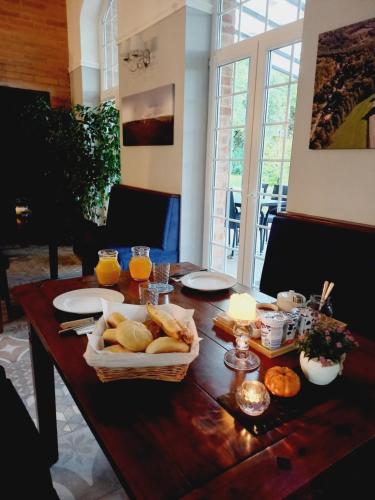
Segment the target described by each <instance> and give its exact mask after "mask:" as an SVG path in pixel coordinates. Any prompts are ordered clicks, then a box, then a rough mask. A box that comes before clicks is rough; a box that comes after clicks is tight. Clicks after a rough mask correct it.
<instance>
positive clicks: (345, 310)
mask: <svg viewBox="0 0 375 500" xmlns="http://www.w3.org/2000/svg"><path fill="white" fill-rule="evenodd" d="M324 280H329V281H333V282H334V283H335V287H334V289H333V291H332V302H333V315H334V317H335V318H336V319H338V320H341V321H344V322H346V323H348V325H349V328H350V329H352V330H353V331H355V332H358V333H362V334H363V335H366V336H373V335H374V327H373V326H372V322H371V321H369V315H370V314H371V311H372V309H373V290H374V284H375V227H370V226H361V225H358V224H350V223H343V222H335V221H328V220H327V221H325V220H321V219H316V218H309V217H303V216H297V215H289V214H286V215H284V214H283V215H281V214H278V215H277V216H276V217H275V218H274V220H273V224H272V228H271V232H270V237H269V242H268V246H267V252H266V256H265V262H264V267H263V272H262V277H261V282H260V290H261V291H262V292H264V293H267V294H269V295H272V296H274V297H276V295H277V293H278V292H280V291H284V290H290V289H293V290H295V291H297V292H300V293H302V294H304V295H305V296H306V297H309V295H310V294H312V293H321V290H322V286H323V282H324Z"/></svg>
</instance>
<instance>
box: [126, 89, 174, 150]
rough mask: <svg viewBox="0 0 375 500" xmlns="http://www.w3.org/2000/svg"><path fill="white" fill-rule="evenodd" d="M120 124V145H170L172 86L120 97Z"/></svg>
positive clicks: (172, 115) (171, 134)
mask: <svg viewBox="0 0 375 500" xmlns="http://www.w3.org/2000/svg"><path fill="white" fill-rule="evenodd" d="M122 121H123V123H122V132H123V144H124V146H162V145H169V144H173V123H174V85H173V84H171V85H165V86H163V87H159V88H157V89H153V90H149V91H147V92H141V93H139V94H134V95H130V96H127V97H124V98H123V100H122Z"/></svg>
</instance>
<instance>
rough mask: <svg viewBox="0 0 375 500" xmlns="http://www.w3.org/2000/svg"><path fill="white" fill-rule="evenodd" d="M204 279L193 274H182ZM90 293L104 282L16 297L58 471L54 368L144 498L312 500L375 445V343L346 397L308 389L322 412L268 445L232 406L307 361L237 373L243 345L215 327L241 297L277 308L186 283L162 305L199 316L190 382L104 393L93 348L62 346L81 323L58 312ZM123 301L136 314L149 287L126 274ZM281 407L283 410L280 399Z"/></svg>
mask: <svg viewBox="0 0 375 500" xmlns="http://www.w3.org/2000/svg"><path fill="white" fill-rule="evenodd" d="M198 269H199V268H197V267H196V266H194V265H192V264H189V263H181V264H176V265H174V266H173V267H172V271H171V272H172V274H173V273H176V272H179V273H188V272H191V271H195V270H198ZM87 287H98V284H97V281H96V279H95V277H94V276H84V277H80V278H72V279H65V280H52V281H45V282H39V283H31V284H27V285H22V286H19V287H16V288H14V289H13V293H14V296H15V298H16V300H17V301H18V302H19V303H20V304H21V306H22V307H23V310H24V312H25V314H26V317H27V319H28V321H29V323H30V344H31V357H32V365H33V376H34V388H35V395H36V406H37V416H38V423H39V432H40V435H41V438H42V440H43V443H44V446H45V449H46V452H47V454H48V458H49V462H50V464H52V463H54V462H56V461H57V460H58V445H57V428H56V405H55V388H54V367H55V368H56V369H57V370H58V372H59V373H60V375H61V377H62V378H63V380H64V382H65V384H66V387H67V388H68V390H69V391H70V393H71V395H72V397H73V399H74V400H75V402H76V404H77V406H78V408H79V409H80V411H81V413H82V415H83V417H84V419H85V420H86V422H87V424H88V426H89V427H90V429H91V430H92V432H93V434H94V435H95V437H96V439H97V441H98V443H99V445H100V447H101V448H102V450H103V451H104V453H105V455H106V456H107V458H108V460H109V462H110V463H111V465H112V467H113V470H114V471H115V473H116V474H117V476H118V478H119V480H120V482H121V484H122V485H123V487H124V489H125V491H126V493H127V494H128V495H129V496H130V497H132V498H139V499H167V498H181V497H183V498H189V499H193V498H194V499H198V498H200V499H203V498H215V499H217V498H238V499H240V498H241V499H242V498H255V497H257V498H264V499H279V498H284V497H287V496H289V495H293V494H297V493H298V492H301V491H304V490H305V489H306V488H308V487H309V485H311V484H313V482H314V480H315V479H316V478H318V477H319V476H320V475H322V474H323V473H325V472H326V471H328V470H329V469H330V468H331V467H332V466H334V465H335V464H338V463H340V462H341V461H343V460H344V459H345V458H346V457H348V456H349V455H351V454H352V453H354V452H356V451H358V450H360V449H362V448H363V447H365V446H367V445H368V444H369V443H373V438H374V435H375V419H374V391H373V388H374V380H375V373H374V370H373V369H372V367H373V360H374V354H375V342H373V341H372V340H370V339H367V338H364V337H363V338H362V337H361V338H359V342H360V347H358V348H357V349H356V350H355V351H353V352H351V353H350V354H349V355H348V356H347V359H346V361H345V365H344V374H343V376H342V377H341V380H340V381H338V382H337V389H335V388H336V386H335V385H334V384H335V383H336V382H335V383H333V384H331V387H332V388H331V389H330V390H329V391H328V392H327V389H326V388H323V387H322V388H321V389H320V387H319V386H314V388H311V389H310V388H309V387H310V386H312V384H309V383H308V382H306V381H304V384H303V385H302V390H301V391H307V393H306V394H308V391H310V390H314V394H315V395H317V394H318V396H317V398H315V399H314V400H311V401H313V402H311V404H310V406H309V405H307V406H306V407H305V408H304V410H303V411H300V412H299V413H298V412H297V413H296V414H295V415H294V416H293V418H280V419H279V420H278V421H277V422H276V424H274V425H273V426H271V427H270V428H269V429H268V430H267V431H266V432H263V433H256V432H254V427H253V426H252V419H253V417H250V416H245V415H244V414H242V415H240V414H239V413H238V408H237V409H236V408H234V407H233V408H231V407H230V406H226V405H225V404H223V401H224V400H225V397H227V400H230V396H231V395H233V392H234V391H235V389H236V388H237V387H238V385H239V384H240V383H241V382H242V381H243V380H244V379H259V380H263V379H264V374H265V371H266V370H267V369H268V368H270V367H271V366H274V365H281V366H288V367H290V368H293V369H295V370H296V371H298V369H299V360H298V354H297V353H296V351H294V352H290V353H288V354H285V355H282V356H279V357H275V358H269V357H267V356H264V355H262V354H261V353H257V354H258V355H259V357H260V359H261V366H260V369H259V370H257V371H256V372H248V373H243V372H236V371H233V370H231V369H229V368H228V367H226V366H225V364H224V360H223V358H224V354H225V352H226V351H227V350H228V349H230V348H233V337H232V336H231V335H229V334H227V333H225V332H224V331H222V330H220V329H218V328H216V327H214V325H213V318H214V317H215V316H217V315H218V314H221V313H222V312H223V311H226V310H227V309H228V304H229V298H230V296H231V294H232V293H236V292H237V293H238V292H244V291H248V292H250V293H251V294H253V295H254V296H255V298H256V299H257V300H258V301H260V302H270V301H272V300H273V299H272V297H268V296H264V295H263V294H261V293H260V292H257V291H255V290H249V289H247V288H246V287H244V286H242V285H235V286H234V287H233V288H232V289H229V290H221V291H216V292H202V291H199V290H193V289H188V288H186V287H183V286H182V285H181V283H177V282H176V283H175V284H174V291H173V292H171V293H169V294H165V295H162V296H161V302H170V303H174V304H178V305H180V306H182V307H184V308H187V309H194V311H195V312H194V320H195V324H196V326H197V330H198V334H199V336H200V338H201V339H202V340H201V342H200V352H199V356H198V357H197V358H196V359H195V360H194V361H193V362H192V363H191V365H190V367H189V370H188V373H187V376H186V378H185V379H184V380H183V381H181V382H179V383H171V382H161V381H153V380H119V381H113V382H108V383H102V382H100V381H99V379H98V377H97V375H96V372H95V370H94V369H93V368H92V367H90V366H88V365H87V363H86V361H85V359H84V358H83V353H84V351H85V349H86V345H87V338H86V336H77V335H71V336H61V335H59V334H58V330H59V324H60V323H61V322H62V321H66V320H69V319H73V318H77V316H75V315H70V314H68V313H63V312H62V311H58V310H57V309H55V308H54V307H53V303H52V302H53V299H54V298H55V297H56V296H58V295H60V294H62V293H64V292H68V291H71V290H75V289H80V288H87ZM113 289H116V290H119V291H121V292H122V293H123V294H124V296H125V302H126V303H134V304H137V303H138V284H137V283H136V282H135V281H133V280H132V279H131V278H130V276H129V274H128V272H123V273H122V275H121V278H120V282H119V283H118V285H116V286H115V287H113ZM357 338H358V337H357ZM301 377H303V376H302V374H301ZM335 391H336V392H335ZM320 395H321V396H320ZM223 397H224V399H223ZM228 398H229V399H228ZM308 399H309V398H307V400H308ZM305 400H306V398H305ZM272 404H277V401H275V398H273V401H272V402H271V405H272ZM257 418H260V417H257Z"/></svg>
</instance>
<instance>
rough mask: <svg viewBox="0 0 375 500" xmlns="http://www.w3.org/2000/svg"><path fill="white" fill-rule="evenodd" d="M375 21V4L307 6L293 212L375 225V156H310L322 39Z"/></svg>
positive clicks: (348, 1)
mask: <svg viewBox="0 0 375 500" xmlns="http://www.w3.org/2000/svg"><path fill="white" fill-rule="evenodd" d="M371 17H375V1H374V0H356V1H353V0H329V1H327V0H308V2H307V8H306V13H305V20H304V29H303V46H302V56H301V59H302V65H301V73H300V80H299V85H298V98H297V108H296V121H295V129H294V140H293V150H292V163H291V172H290V178H289V196H288V211H289V212H297V213H303V214H309V215H315V216H320V217H327V218H331V219H339V220H346V221H351V222H358V223H364V224H371V225H375V150H370V149H363V150H347V149H346V150H310V149H309V134H310V124H311V110H312V102H313V89H314V80H315V63H316V55H317V44H318V35H319V33H322V32H325V31H329V30H332V29H335V28H339V27H341V26H345V25H348V24H352V23H355V22H357V21H361V20H364V19H368V18H371Z"/></svg>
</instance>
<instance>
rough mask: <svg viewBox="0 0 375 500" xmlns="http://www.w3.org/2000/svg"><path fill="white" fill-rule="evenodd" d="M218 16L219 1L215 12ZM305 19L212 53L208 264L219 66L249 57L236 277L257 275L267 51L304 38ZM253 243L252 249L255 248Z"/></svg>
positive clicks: (214, 37)
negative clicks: (256, 258) (254, 259)
mask: <svg viewBox="0 0 375 500" xmlns="http://www.w3.org/2000/svg"><path fill="white" fill-rule="evenodd" d="M214 15H216V17H215V19H217V16H218V11H217V3H216V12H215V14H214ZM302 28H303V19H301V20H298V21H295V22H293V23H290V24H286V25H285V26H281V27H280V28H277V29H273V30H270V31H266V32H264V33H262V34H261V35H257V36H254V37H252V38H248V39H246V40H242V41H241V42H238V43H235V44H233V45H229V46H226V47H223V48H220V49H216V50H215V52H214V53H213V54H212V56H211V59H210V82H209V109H208V132H207V157H206V184H205V206H204V235H203V252H202V253H203V265H204V266H205V267H209V265H210V252H211V245H210V243H211V242H210V240H211V215H212V212H211V211H212V206H213V196H212V195H213V191H214V190H213V179H214V173H215V172H214V144H215V129H216V112H217V110H216V89H217V85H218V84H219V82H218V79H217V75H218V67H219V66H222V65H224V64H228V63H232V62H235V61H237V60H240V59H244V58H247V57H250V58H251V62H250V64H251V68H250V78H249V83H248V89H249V94H248V109H247V120H246V121H247V123H246V134H247V138H248V139H247V141H246V143H245V153H244V172H243V178H242V204H241V219H240V227H241V230H240V244H239V255H238V267H237V281H238V282H239V283H242V284H244V285H246V286H251V282H252V276H253V271H254V269H253V267H254V266H253V258H252V257H253V252H255V249H254V247H255V237H256V232H255V230H256V224H257V218H258V213H257V203H258V197H257V190H258V186H259V173H260V169H259V161H260V153H261V147H262V139H263V137H262V136H263V115H264V106H265V104H266V101H265V85H266V78H267V62H268V56H269V51H271V50H273V49H276V48H278V47H282V46H285V45H289V44H293V43H296V42H300V41H301V39H302ZM218 29H219V23H218V22H215V23H214V28H213V33H212V42H213V43H212V46H213V47H216V46H217V40H218V36H217V35H218ZM253 249H254V250H253Z"/></svg>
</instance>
